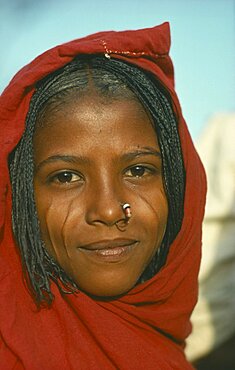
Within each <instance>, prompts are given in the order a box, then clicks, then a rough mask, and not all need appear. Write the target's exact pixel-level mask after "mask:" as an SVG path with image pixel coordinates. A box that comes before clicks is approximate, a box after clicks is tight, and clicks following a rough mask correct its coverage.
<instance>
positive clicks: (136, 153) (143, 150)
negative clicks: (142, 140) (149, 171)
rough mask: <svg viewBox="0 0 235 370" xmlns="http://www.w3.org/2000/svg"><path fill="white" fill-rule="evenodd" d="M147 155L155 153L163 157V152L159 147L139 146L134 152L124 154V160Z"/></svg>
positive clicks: (156, 155)
mask: <svg viewBox="0 0 235 370" xmlns="http://www.w3.org/2000/svg"><path fill="white" fill-rule="evenodd" d="M145 155H154V156H155V157H158V158H161V157H162V156H161V153H160V150H157V149H155V148H152V147H148V146H145V147H142V148H139V149H137V150H134V151H133V152H129V153H126V154H124V155H123V159H124V160H131V159H135V158H138V157H141V156H145Z"/></svg>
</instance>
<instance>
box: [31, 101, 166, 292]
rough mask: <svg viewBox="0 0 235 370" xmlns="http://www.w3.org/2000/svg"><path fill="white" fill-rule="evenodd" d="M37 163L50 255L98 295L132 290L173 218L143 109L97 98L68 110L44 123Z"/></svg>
mask: <svg viewBox="0 0 235 370" xmlns="http://www.w3.org/2000/svg"><path fill="white" fill-rule="evenodd" d="M34 156H35V176H34V189H35V199H36V206H37V211H38V217H39V221H40V228H41V233H42V238H43V240H44V242H45V245H46V248H47V250H48V252H49V254H50V255H51V256H53V257H54V259H55V260H56V261H57V262H58V263H59V264H60V266H62V268H63V269H64V270H65V271H66V272H67V274H68V275H69V276H70V277H72V278H73V280H74V281H75V282H76V283H77V285H78V286H79V287H80V289H82V290H83V291H85V292H86V293H88V294H90V295H94V296H101V297H112V296H117V295H120V294H123V293H125V292H127V291H128V290H130V289H131V288H132V287H133V286H134V285H135V284H136V282H137V280H138V279H139V277H140V275H141V274H142V273H143V271H144V270H145V268H146V266H147V265H148V264H149V262H150V261H151V259H152V257H153V256H154V254H155V253H156V251H157V249H158V248H159V246H160V244H161V241H162V239H163V236H164V232H165V228H166V223H167V215H168V206H167V199H166V195H165V191H164V187H163V181H162V161H161V155H160V150H159V145H158V141H157V137H156V134H155V131H154V129H153V127H152V124H151V121H150V118H149V116H148V114H147V113H146V112H145V111H144V109H143V108H142V106H141V104H140V103H138V102H137V101H134V100H110V101H107V100H105V101H104V99H101V98H100V97H99V96H97V95H95V94H93V95H91V96H89V97H87V96H85V97H83V98H80V99H75V98H74V99H72V100H71V101H70V102H69V103H68V102H67V103H64V104H62V103H61V104H60V105H58V107H57V108H56V109H53V110H48V111H46V113H45V115H44V116H43V122H42V125H40V127H38V128H37V130H36V133H35V137H34ZM124 203H129V204H130V206H131V212H132V217H131V218H130V220H129V222H128V223H126V222H125V214H124V211H123V209H122V204H124Z"/></svg>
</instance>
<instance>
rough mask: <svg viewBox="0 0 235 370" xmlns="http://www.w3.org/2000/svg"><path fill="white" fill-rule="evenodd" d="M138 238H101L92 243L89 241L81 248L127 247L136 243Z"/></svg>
mask: <svg viewBox="0 0 235 370" xmlns="http://www.w3.org/2000/svg"><path fill="white" fill-rule="evenodd" d="M136 242H137V240H134V239H119V238H118V239H110V240H100V241H95V242H92V243H88V244H85V245H81V246H80V247H79V248H80V249H87V250H91V251H92V250H102V249H114V248H118V247H127V246H130V245H132V244H134V243H136Z"/></svg>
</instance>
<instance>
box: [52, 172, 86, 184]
mask: <svg viewBox="0 0 235 370" xmlns="http://www.w3.org/2000/svg"><path fill="white" fill-rule="evenodd" d="M63 176H64V179H62V177H63ZM75 176H76V177H77V179H74V180H73V181H72V179H73V177H75ZM66 177H67V179H66ZM82 179H83V178H82V176H81V175H79V174H78V173H75V172H72V171H69V170H67V171H66V170H64V171H61V172H59V173H56V174H55V175H53V176H51V177H50V178H49V182H55V183H57V184H59V185H63V184H72V183H74V182H79V181H81V180H82ZM62 180H65V181H62ZM66 180H67V181H66ZM68 180H69V181H68Z"/></svg>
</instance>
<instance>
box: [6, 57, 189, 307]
mask: <svg viewBox="0 0 235 370" xmlns="http://www.w3.org/2000/svg"><path fill="white" fill-rule="evenodd" d="M90 80H92V82H93V84H94V86H95V88H96V89H97V91H98V92H99V93H100V94H101V95H104V96H105V97H107V98H111V99H112V98H115V97H117V98H119V99H123V98H125V97H126V98H136V97H137V98H138V99H139V101H140V102H141V103H142V105H143V106H144V107H145V108H146V110H147V111H148V112H149V113H150V115H151V117H152V120H153V124H154V128H155V131H156V134H157V137H158V141H159V146H160V150H161V155H162V163H163V182H164V187H165V191H166V196H167V200H168V208H169V215H168V223H167V229H166V232H165V236H164V238H163V241H162V244H161V246H160V248H159V249H158V251H157V253H156V255H155V257H154V258H153V260H152V261H151V263H150V264H149V266H148V267H147V268H146V270H145V271H144V273H143V274H142V276H141V278H140V279H139V282H142V281H145V280H146V279H149V278H151V277H152V276H153V275H154V274H156V272H157V271H159V269H160V268H161V267H162V266H163V265H164V264H165V261H166V258H167V254H168V250H169V246H170V244H171V242H172V241H173V240H174V238H175V237H176V235H177V233H178V231H179V230H180V227H181V224H182V219H183V204H184V187H185V172H184V164H183V159H182V153H181V146H180V140H179V134H178V128H177V122H176V119H175V117H174V113H173V110H172V107H171V104H170V102H169V100H168V98H167V97H166V96H165V95H166V93H163V92H162V90H163V88H162V87H161V85H159V83H158V82H157V81H156V80H155V79H154V78H153V77H152V75H150V74H147V73H146V72H143V71H142V70H140V69H139V68H137V67H134V66H133V65H130V64H128V63H124V62H122V61H119V60H115V59H111V60H107V59H106V58H104V57H102V56H98V57H97V56H83V57H81V56H80V57H79V58H75V59H74V60H73V61H72V62H71V63H69V64H68V65H66V66H65V67H63V68H61V69H59V70H57V71H56V72H54V73H52V74H51V75H49V76H47V77H45V78H44V79H43V80H41V81H40V82H39V83H38V85H37V89H36V92H35V94H34V96H33V97H32V99H31V104H30V108H29V112H28V115H27V120H26V129H25V132H24V135H23V137H22V139H21V141H20V143H19V144H18V146H17V148H16V149H15V151H14V152H13V153H12V155H11V157H10V174H11V182H12V198H13V210H12V222H13V231H14V235H15V237H16V240H17V242H18V245H19V248H20V251H21V256H22V260H23V264H24V266H25V270H26V272H25V275H26V279H27V282H28V285H29V286H30V287H31V290H32V292H33V294H34V296H35V298H36V301H37V302H38V303H42V302H43V301H46V302H47V303H51V302H52V300H53V294H52V292H51V290H50V280H53V281H54V282H55V283H56V284H57V285H58V287H59V289H60V290H61V292H64V293H72V292H74V291H76V290H77V286H76V284H75V282H73V280H72V279H71V278H70V277H69V276H68V275H67V274H66V273H65V271H64V270H63V269H62V268H61V267H60V266H59V265H58V264H57V262H56V261H55V260H54V259H53V258H52V257H51V256H50V255H49V254H48V252H47V250H46V248H45V245H44V242H43V241H42V240H41V233H40V225H39V221H38V216H37V210H36V204H35V199H34V188H33V179H34V158H33V135H34V131H35V126H36V124H37V122H40V123H41V122H42V124H43V119H40V117H41V116H42V115H43V112H44V107H47V106H48V105H52V106H53V104H54V105H56V104H58V103H59V102H61V101H62V102H63V100H64V99H65V98H66V96H70V94H73V92H74V91H75V92H78V93H79V94H81V93H82V92H83V91H88V93H89V86H88V85H89V81H90Z"/></svg>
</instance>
